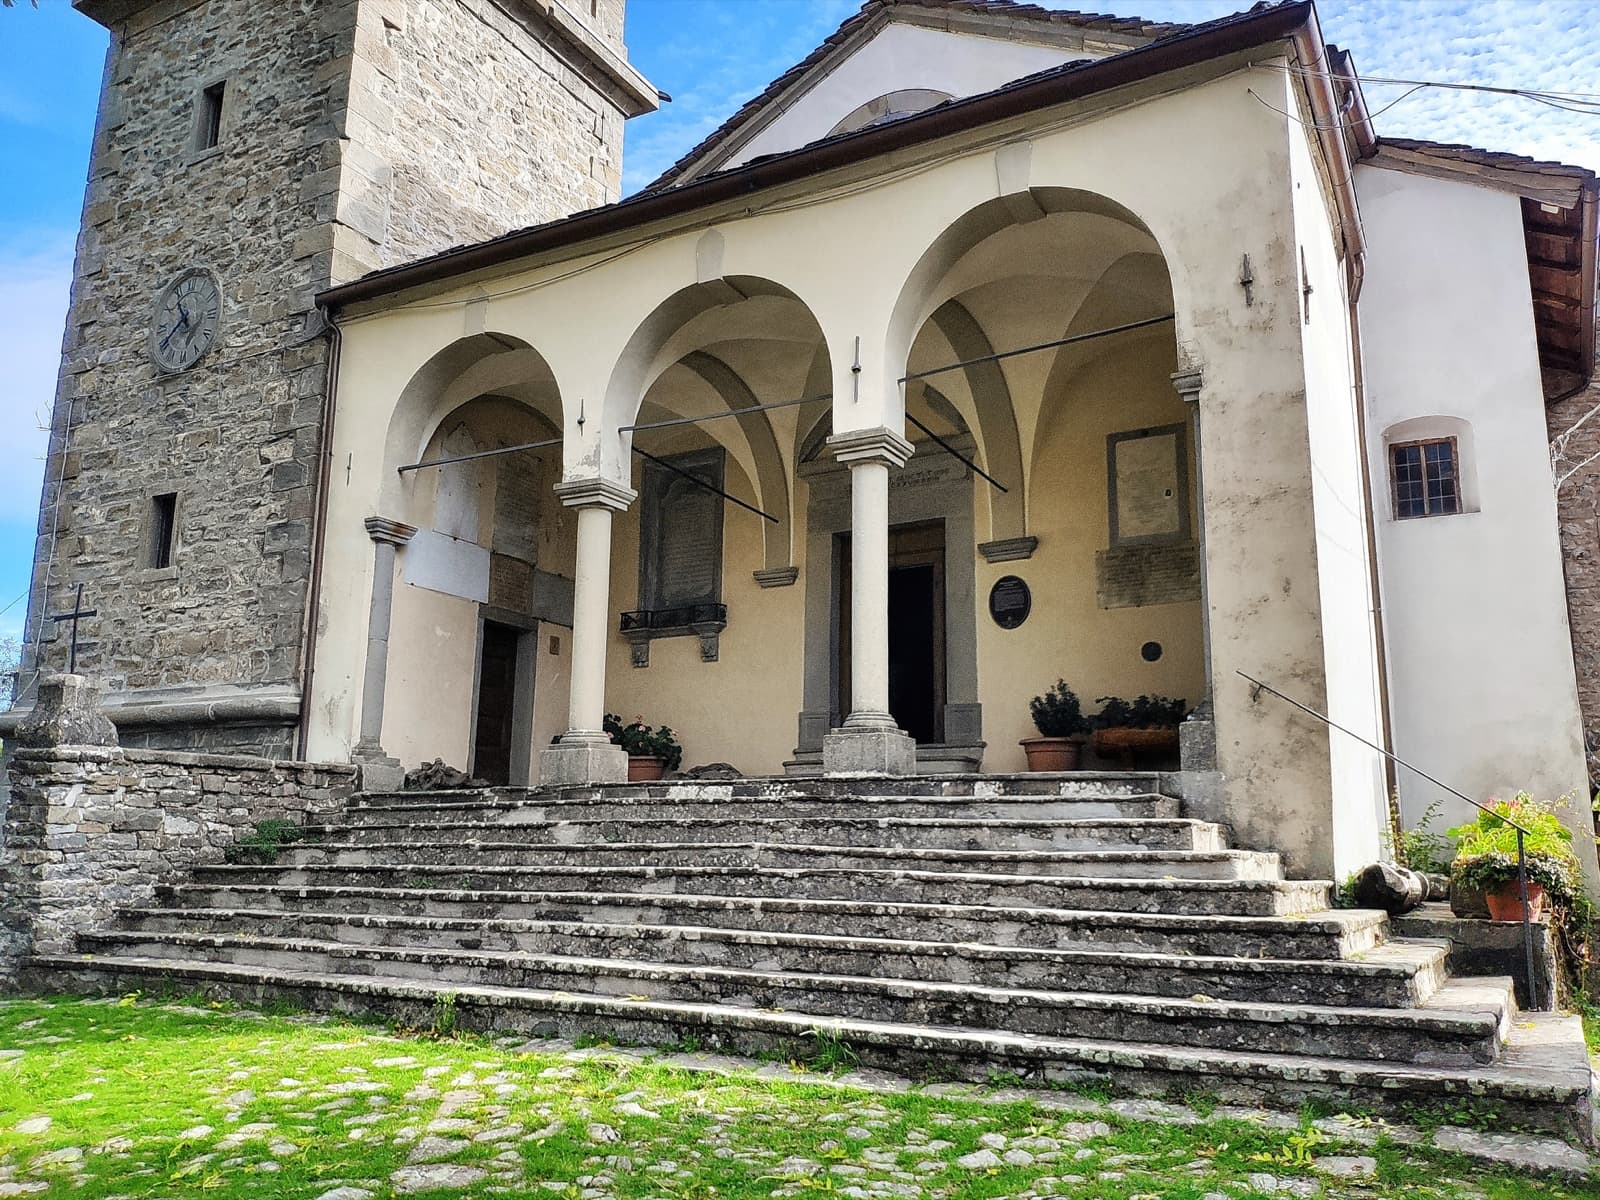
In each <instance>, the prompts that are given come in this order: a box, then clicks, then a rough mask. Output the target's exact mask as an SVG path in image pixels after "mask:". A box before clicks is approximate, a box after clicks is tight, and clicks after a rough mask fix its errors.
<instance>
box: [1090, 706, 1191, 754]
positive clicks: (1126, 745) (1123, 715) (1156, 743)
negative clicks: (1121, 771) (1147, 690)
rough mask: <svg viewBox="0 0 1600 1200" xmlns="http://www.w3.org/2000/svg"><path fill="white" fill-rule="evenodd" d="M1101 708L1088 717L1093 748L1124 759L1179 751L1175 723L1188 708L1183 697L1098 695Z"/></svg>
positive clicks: (1181, 720) (1098, 752) (1176, 725)
mask: <svg viewBox="0 0 1600 1200" xmlns="http://www.w3.org/2000/svg"><path fill="white" fill-rule="evenodd" d="M1096 703H1098V704H1099V705H1100V711H1099V712H1098V713H1096V714H1095V715H1094V716H1093V717H1091V718H1089V722H1090V725H1091V726H1092V727H1093V729H1094V735H1093V739H1092V744H1093V746H1094V752H1095V753H1096V754H1098V755H1100V756H1101V757H1102V758H1118V759H1123V760H1124V761H1127V760H1131V759H1135V758H1142V757H1145V756H1148V755H1157V754H1165V755H1172V754H1176V753H1177V752H1178V726H1179V725H1181V724H1182V723H1183V717H1184V714H1185V713H1187V712H1188V711H1189V704H1188V702H1187V701H1186V700H1174V699H1172V698H1170V697H1168V696H1140V697H1139V698H1138V699H1137V700H1131V701H1130V700H1124V699H1123V698H1122V697H1121V696H1101V697H1100V699H1099V700H1098V701H1096Z"/></svg>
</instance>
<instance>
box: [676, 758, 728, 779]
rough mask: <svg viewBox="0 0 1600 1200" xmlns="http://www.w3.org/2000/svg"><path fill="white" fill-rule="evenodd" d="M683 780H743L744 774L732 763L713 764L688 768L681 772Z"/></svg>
mask: <svg viewBox="0 0 1600 1200" xmlns="http://www.w3.org/2000/svg"><path fill="white" fill-rule="evenodd" d="M681 776H682V778H684V779H743V778H744V772H743V771H741V770H739V768H738V767H736V766H734V765H733V764H732V763H725V762H714V763H706V764H705V765H704V766H699V767H690V768H689V769H688V770H687V771H683V772H681Z"/></svg>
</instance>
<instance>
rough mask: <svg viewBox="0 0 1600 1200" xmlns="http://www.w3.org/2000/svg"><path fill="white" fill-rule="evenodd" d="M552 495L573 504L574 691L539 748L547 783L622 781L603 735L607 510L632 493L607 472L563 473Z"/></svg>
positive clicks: (619, 764)
mask: <svg viewBox="0 0 1600 1200" xmlns="http://www.w3.org/2000/svg"><path fill="white" fill-rule="evenodd" d="M556 495H558V496H560V497H561V502H562V503H563V504H565V505H566V506H567V507H568V508H575V509H577V510H578V561H577V568H576V570H575V572H574V574H575V579H574V581H573V589H572V692H571V698H570V699H569V701H568V705H567V731H566V732H565V733H563V734H562V735H561V740H560V741H559V742H558V743H556V744H555V745H554V746H549V747H546V748H545V749H544V750H543V751H541V752H540V755H539V782H540V784H541V785H543V786H545V787H569V786H573V785H577V784H588V783H622V782H625V781H626V780H627V778H628V756H627V755H626V754H625V753H623V751H622V749H621V748H620V747H618V746H614V745H612V744H611V739H610V738H608V737H607V736H606V734H605V729H604V727H603V726H604V720H605V711H606V642H607V640H608V639H609V637H610V634H611V514H612V513H614V512H622V511H623V510H625V509H626V508H627V507H628V505H630V504H632V503H633V502H634V500H635V499H636V498H637V497H638V493H637V492H635V491H634V490H633V489H632V488H629V487H625V486H624V485H622V484H620V483H614V482H612V481H611V480H609V479H569V480H564V481H563V482H561V483H558V484H557V485H556Z"/></svg>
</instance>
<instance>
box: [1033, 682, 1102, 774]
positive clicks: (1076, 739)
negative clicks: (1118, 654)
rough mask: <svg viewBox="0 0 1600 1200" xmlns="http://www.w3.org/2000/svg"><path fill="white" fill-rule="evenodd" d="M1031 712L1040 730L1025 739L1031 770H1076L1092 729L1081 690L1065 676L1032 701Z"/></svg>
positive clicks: (1034, 722)
mask: <svg viewBox="0 0 1600 1200" xmlns="http://www.w3.org/2000/svg"><path fill="white" fill-rule="evenodd" d="M1028 712H1029V713H1030V714H1031V715H1032V717H1033V724H1034V728H1036V729H1037V730H1038V731H1039V736H1038V737H1036V738H1023V739H1022V748H1023V750H1024V751H1025V752H1026V753H1027V755H1028V770H1030V771H1076V770H1077V769H1078V761H1079V758H1080V757H1081V756H1082V753H1083V737H1084V734H1086V733H1088V732H1089V722H1088V721H1087V720H1085V719H1084V715H1083V702H1082V701H1080V700H1079V699H1078V695H1077V693H1076V692H1074V691H1073V690H1072V689H1071V688H1070V687H1068V686H1067V681H1066V680H1065V679H1058V680H1056V681H1055V683H1054V684H1052V685H1051V686H1050V687H1049V688H1048V689H1047V690H1046V691H1045V693H1044V695H1042V696H1035V697H1034V698H1033V699H1032V700H1030V701H1028Z"/></svg>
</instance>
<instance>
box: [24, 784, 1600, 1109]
mask: <svg viewBox="0 0 1600 1200" xmlns="http://www.w3.org/2000/svg"><path fill="white" fill-rule="evenodd" d="M1161 788H1162V779H1161V777H1159V776H1155V775H1150V774H1147V773H1145V774H1141V773H1106V774H1096V775H1085V776H1021V777H981V776H980V777H972V776H966V777H938V778H933V777H925V778H917V779H914V780H822V781H818V780H738V781H731V782H727V783H720V782H719V783H689V782H682V781H678V782H670V783H663V784H651V785H630V786H626V787H606V788H572V789H565V790H562V791H559V792H551V793H538V792H529V791H525V790H517V789H485V790H481V791H473V790H465V789H463V790H457V791H450V792H438V793H422V794H418V793H387V794H382V795H370V796H358V797H356V798H355V799H354V800H353V801H352V802H351V803H350V804H349V805H348V806H347V808H346V810H345V811H344V813H343V814H342V815H341V816H338V817H335V818H332V819H330V820H329V821H328V823H327V824H325V825H322V826H320V827H316V828H312V829H309V830H307V831H305V832H306V834H307V838H306V840H303V841H300V842H297V843H294V844H293V845H291V846H289V847H287V848H286V849H284V850H283V851H282V852H281V853H279V855H278V856H277V858H276V860H275V861H274V862H272V863H270V864H259V865H256V864H236V865H214V866H203V867H199V868H196V869H194V870H192V871H190V872H189V873H188V875H187V876H186V877H185V878H184V879H183V880H182V881H179V882H175V883H173V884H171V885H168V886H164V887H161V888H159V889H158V890H157V896H156V904H157V907H145V908H140V909H129V910H125V911H123V912H121V913H120V914H119V915H118V917H117V919H116V926H117V927H116V928H112V929H107V930H104V931H101V932H98V933H95V934H92V935H85V936H83V937H82V938H81V939H80V946H79V949H80V950H81V951H82V952H83V954H81V955H79V956H77V957H74V956H71V955H58V956H54V957H49V958H40V959H37V960H35V962H34V964H33V966H32V968H30V969H31V970H32V971H33V972H34V975H33V977H34V978H37V979H39V980H40V981H41V982H42V984H43V985H44V986H51V987H61V986H75V987H81V988H87V989H91V990H113V989H115V990H123V989H127V988H130V987H140V986H147V985H148V982H149V981H150V980H153V979H165V980H167V981H170V982H178V983H179V984H180V985H186V986H195V987H200V988H203V989H205V990H207V991H210V992H218V993H222V994H227V995H231V996H235V997H237V998H241V999H246V1000H255V1001H259V1000H266V999H286V1000H290V1001H293V1002H295V1003H299V1004H304V1005H307V1006H309V1007H312V1008H317V1009H325V1010H330V1011H336V1012H346V1013H352V1014H359V1013H367V1012H379V1013H382V1014H383V1015H385V1016H388V1017H390V1018H393V1019H397V1020H400V1021H404V1022H409V1023H412V1024H416V1025H426V1024H427V1023H428V1022H429V1020H430V1019H431V1015H432V1011H433V1007H434V1005H435V1004H438V1003H442V1002H443V999H444V997H446V996H453V997H454V999H453V1001H452V1003H453V1004H454V1005H455V1006H456V1017H457V1020H458V1022H459V1023H460V1024H461V1026H462V1027H463V1028H468V1029H473V1028H482V1029H495V1030H518V1031H523V1032H543V1033H560V1034H563V1035H565V1036H573V1035H577V1034H598V1035H602V1036H609V1037H612V1038H615V1039H618V1040H631V1041H641V1042H672V1041H680V1040H683V1039H685V1038H694V1039H696V1040H698V1041H700V1042H701V1043H702V1044H708V1045H714V1046H717V1047H721V1048H727V1049H737V1050H742V1051H746V1052H750V1051H757V1052H759V1051H765V1050H778V1051H781V1052H783V1053H786V1054H795V1053H797V1052H798V1053H802V1054H803V1052H804V1051H803V1048H804V1046H805V1045H806V1043H807V1041H808V1040H809V1038H808V1035H812V1034H813V1033H814V1031H815V1030H817V1029H819V1028H821V1029H828V1030H833V1031H835V1032H836V1034H837V1035H838V1036H840V1037H842V1038H844V1040H846V1041H847V1042H848V1043H849V1044H850V1046H851V1048H852V1049H853V1050H854V1051H855V1052H856V1053H857V1054H858V1055H859V1056H860V1057H861V1059H862V1061H863V1062H865V1063H867V1064H868V1065H880V1066H885V1067H889V1068H892V1069H894V1070H897V1071H901V1072H905V1073H911V1074H919V1073H927V1072H929V1071H932V1072H934V1073H942V1074H954V1075H957V1076H962V1077H969V1078H983V1077H985V1076H986V1075H987V1074H988V1073H989V1072H992V1071H1004V1072H1016V1073H1018V1074H1020V1075H1022V1076H1024V1077H1025V1078H1029V1079H1033V1080H1037V1081H1041V1082H1060V1081H1064V1080H1074V1079H1084V1078H1095V1079H1109V1080H1111V1081H1112V1082H1114V1084H1115V1085H1116V1086H1117V1087H1118V1088H1120V1089H1122V1090H1125V1091H1134V1092H1139V1093H1143V1094H1158V1093H1165V1092H1167V1091H1172V1090H1177V1091H1195V1090H1199V1091H1210V1092H1214V1093H1216V1094H1217V1095H1218V1096H1219V1097H1220V1098H1224V1099H1231V1100H1237V1101H1240V1102H1245V1103H1268V1104H1276V1105H1289V1106H1294V1105H1298V1104H1299V1103H1301V1102H1302V1101H1304V1100H1308V1099H1313V1098H1315V1099H1319V1100H1322V1101H1326V1102H1331V1103H1333V1104H1343V1105H1351V1106H1358V1107H1362V1108H1368V1109H1371V1110H1372V1111H1375V1112H1379V1113H1393V1112H1397V1111H1405V1109H1406V1106H1408V1105H1411V1104H1423V1105H1427V1104H1436V1103H1445V1104H1453V1105H1455V1106H1457V1107H1459V1105H1460V1104H1461V1103H1463V1102H1470V1103H1472V1104H1474V1105H1489V1106H1491V1107H1493V1109H1494V1110H1495V1111H1496V1112H1497V1114H1498V1116H1499V1119H1500V1120H1502V1121H1504V1122H1510V1123H1515V1124H1520V1125H1523V1126H1526V1127H1530V1128H1540V1129H1549V1130H1551V1131H1554V1132H1559V1133H1562V1134H1564V1135H1565V1136H1569V1137H1577V1138H1586V1137H1588V1135H1589V1132H1590V1130H1589V1124H1588V1120H1589V1118H1588V1113H1589V1108H1588V1086H1589V1072H1588V1066H1587V1060H1586V1057H1585V1054H1584V1051H1583V1048H1582V1035H1581V1029H1579V1028H1578V1026H1577V1025H1576V1024H1575V1023H1573V1022H1570V1021H1562V1020H1560V1019H1557V1018H1554V1017H1548V1016H1544V1015H1535V1016H1533V1017H1531V1018H1528V1019H1514V1017H1515V1014H1516V1009H1515V1002H1514V1000H1513V998H1512V995H1511V991H1510V986H1509V981H1508V980H1505V979H1474V980H1462V979H1451V978H1449V977H1448V972H1447V970H1446V966H1445V962H1446V955H1445V947H1444V945H1443V944H1442V943H1439V942H1432V941H1396V942H1391V941H1389V938H1388V932H1389V931H1388V923H1387V919H1386V918H1385V917H1384V915H1383V914H1382V913H1378V912H1363V911H1355V910H1333V909H1330V908H1329V907H1328V904H1329V900H1330V893H1331V887H1330V885H1329V884H1328V883H1327V882H1325V881H1317V880H1289V879H1284V878H1282V872H1281V867H1280V863H1279V860H1278V857H1277V856H1276V855H1274V854H1270V853H1261V852H1251V851H1237V850H1233V849H1230V848H1229V846H1228V844H1227V841H1226V837H1225V831H1224V830H1222V829H1220V828H1219V827H1217V826H1216V825H1213V824H1209V823H1207V822H1203V821H1194V820H1187V819H1185V818H1183V816H1182V815H1181V813H1180V811H1179V809H1180V806H1179V804H1178V802H1177V801H1176V800H1175V799H1173V798H1172V797H1171V796H1168V795H1165V794H1163V793H1162V790H1161Z"/></svg>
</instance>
